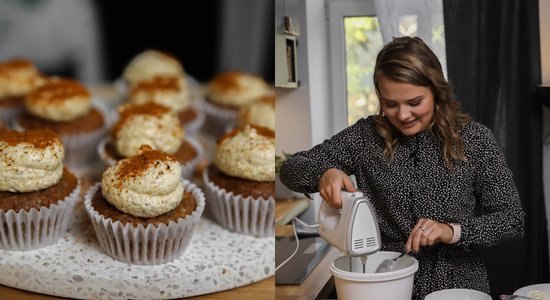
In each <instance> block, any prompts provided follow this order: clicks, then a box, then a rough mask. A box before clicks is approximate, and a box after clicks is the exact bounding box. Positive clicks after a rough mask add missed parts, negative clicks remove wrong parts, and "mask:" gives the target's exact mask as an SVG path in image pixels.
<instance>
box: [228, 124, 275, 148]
mask: <svg viewBox="0 0 550 300" xmlns="http://www.w3.org/2000/svg"><path fill="white" fill-rule="evenodd" d="M247 125H248V126H250V127H252V128H254V129H256V133H258V134H259V135H263V136H265V137H267V138H272V139H274V138H275V132H274V131H273V130H271V129H269V128H267V127H263V126H257V125H251V124H247ZM242 130H243V128H235V129H233V130H231V131H230V132H228V133H226V134H225V135H223V136H222V137H221V138H220V139H218V144H221V143H222V142H223V141H225V140H228V139H231V138H232V137H234V136H236V135H237V134H238V133H239V132H240V131H242Z"/></svg>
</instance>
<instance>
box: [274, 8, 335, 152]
mask: <svg viewBox="0 0 550 300" xmlns="http://www.w3.org/2000/svg"><path fill="white" fill-rule="evenodd" d="M285 11H286V12H285ZM285 14H286V15H288V16H290V17H291V18H292V20H293V27H294V29H295V30H296V31H298V33H299V34H300V35H299V36H298V39H297V40H298V53H297V59H298V80H299V81H300V86H299V87H298V88H296V89H286V88H277V89H276V94H277V95H276V96H277V103H276V132H277V135H276V145H277V146H276V147H277V153H278V154H280V153H282V152H286V153H294V152H297V151H300V150H306V149H309V148H311V147H312V146H314V145H316V144H318V143H320V142H322V141H323V140H324V139H326V138H327V137H329V136H330V135H332V131H331V128H332V115H331V113H330V107H331V102H330V82H329V81H330V80H329V77H330V76H329V75H330V73H329V72H330V71H329V62H330V60H329V53H328V48H329V47H328V31H327V26H326V20H325V3H324V1H320V0H276V4H275V15H276V18H275V30H276V33H275V34H276V36H277V35H278V34H280V32H281V30H282V27H281V26H282V22H283V17H284V15H285Z"/></svg>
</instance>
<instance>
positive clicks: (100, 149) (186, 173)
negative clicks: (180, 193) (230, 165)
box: [95, 136, 204, 178]
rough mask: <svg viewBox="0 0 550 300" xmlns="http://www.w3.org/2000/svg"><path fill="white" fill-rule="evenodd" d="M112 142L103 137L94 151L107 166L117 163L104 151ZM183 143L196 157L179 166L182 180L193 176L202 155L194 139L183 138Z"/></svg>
mask: <svg viewBox="0 0 550 300" xmlns="http://www.w3.org/2000/svg"><path fill="white" fill-rule="evenodd" d="M111 141H112V139H111V137H109V136H106V137H104V138H103V139H102V140H101V141H100V142H99V143H98V144H97V147H96V149H95V151H96V153H97V154H98V155H99V157H100V158H101V160H102V161H103V163H104V164H105V165H107V166H109V167H110V166H114V165H115V164H116V162H117V160H115V159H114V158H112V157H111V156H110V155H109V154H108V153H107V150H106V146H107V144H108V143H110V142H111ZM185 141H187V142H188V143H189V144H191V146H192V147H193V148H194V149H195V151H196V152H197V155H196V156H195V158H193V159H192V160H190V161H188V162H186V163H185V164H182V165H181V177H182V178H191V177H192V176H193V172H194V171H195V168H196V167H197V164H198V163H199V162H200V160H201V159H202V157H203V155H204V149H203V147H202V145H201V143H199V141H197V140H196V139H195V138H193V137H191V136H187V137H185Z"/></svg>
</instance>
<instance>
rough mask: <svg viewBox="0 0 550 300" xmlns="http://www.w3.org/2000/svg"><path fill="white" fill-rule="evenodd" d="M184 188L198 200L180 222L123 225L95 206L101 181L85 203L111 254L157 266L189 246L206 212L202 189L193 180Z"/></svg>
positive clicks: (103, 243)
mask: <svg viewBox="0 0 550 300" xmlns="http://www.w3.org/2000/svg"><path fill="white" fill-rule="evenodd" d="M182 183H183V185H184V190H185V191H189V192H191V194H192V195H193V197H194V198H195V199H196V200H197V209H196V210H195V211H194V212H193V213H192V214H190V215H188V216H186V217H185V218H183V219H179V220H178V221H177V222H174V221H170V222H169V223H168V224H160V225H158V226H155V225H153V224H149V225H147V227H144V226H143V225H141V224H140V225H138V226H137V227H134V226H133V225H132V224H130V223H126V224H125V225H122V224H121V223H120V221H116V222H113V221H112V219H111V218H107V219H106V218H105V217H104V216H102V215H100V214H99V213H98V212H97V211H96V210H95V209H94V208H93V206H92V198H93V197H94V195H95V193H96V192H97V191H98V189H99V185H100V184H99V182H98V183H96V184H95V185H93V186H92V187H91V188H90V190H89V191H88V192H87V193H86V196H85V200H84V205H85V207H86V211H87V213H88V215H89V216H90V219H91V221H92V224H93V226H94V231H95V233H96V236H97V239H98V241H99V244H100V246H101V248H102V249H103V251H104V252H105V253H106V254H107V255H109V256H110V257H112V258H114V259H116V260H119V261H122V262H125V263H130V264H138V265H156V264H162V263H165V262H168V261H171V260H173V259H175V258H177V257H179V256H180V255H182V253H183V252H184V251H185V249H187V247H188V246H189V242H190V241H191V238H192V236H193V233H194V231H195V228H196V227H197V224H198V221H199V219H200V217H201V215H202V213H203V211H204V207H205V198H204V194H203V193H202V191H201V190H200V189H199V188H198V187H197V186H196V185H194V184H192V183H191V182H190V181H187V180H182Z"/></svg>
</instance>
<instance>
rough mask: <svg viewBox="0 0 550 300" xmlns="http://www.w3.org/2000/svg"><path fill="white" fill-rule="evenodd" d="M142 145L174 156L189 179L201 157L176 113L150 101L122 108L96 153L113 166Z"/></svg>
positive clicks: (195, 143)
mask: <svg viewBox="0 0 550 300" xmlns="http://www.w3.org/2000/svg"><path fill="white" fill-rule="evenodd" d="M141 145H149V146H151V147H152V148H153V149H157V150H160V151H163V152H166V153H170V154H174V155H175V156H176V159H177V160H178V162H179V163H180V164H181V165H182V176H183V177H184V178H189V177H191V175H192V173H193V171H194V169H195V167H196V166H197V164H198V162H199V160H200V158H201V157H202V154H203V149H202V146H201V144H200V143H199V142H198V141H196V140H195V139H193V138H192V137H190V136H186V134H185V131H184V130H183V128H182V127H181V123H180V121H179V119H178V117H177V116H176V113H175V112H174V111H173V110H171V109H169V108H168V107H166V106H164V105H160V104H156V103H152V102H150V103H145V104H127V105H123V106H121V107H120V111H119V119H118V121H117V122H116V123H115V125H114V126H113V128H112V130H111V135H110V136H109V137H106V138H105V139H103V140H102V141H101V143H100V144H99V145H98V148H97V151H98V153H99V156H100V157H101V158H102V160H103V161H104V162H105V163H106V164H107V165H109V166H112V165H114V164H115V162H116V161H117V160H120V159H122V158H125V157H129V156H132V155H136V154H137V152H138V149H139V147H140V146H141Z"/></svg>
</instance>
